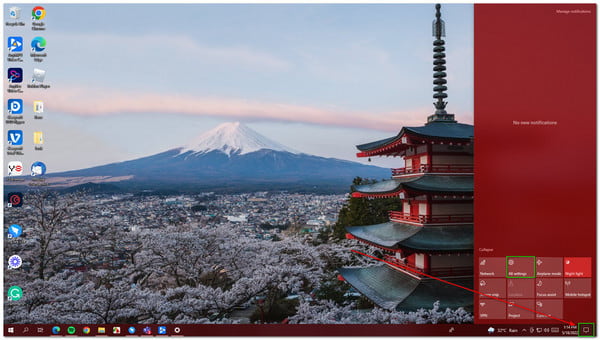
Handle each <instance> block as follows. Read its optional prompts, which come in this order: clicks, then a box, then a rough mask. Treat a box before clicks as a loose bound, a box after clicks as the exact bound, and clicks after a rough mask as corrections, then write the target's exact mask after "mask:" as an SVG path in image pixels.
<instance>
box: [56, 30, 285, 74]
mask: <svg viewBox="0 0 600 340" xmlns="http://www.w3.org/2000/svg"><path fill="white" fill-rule="evenodd" d="M52 40H53V41H56V43H55V44H59V45H58V46H57V49H59V50H63V51H64V50H67V51H69V50H72V53H80V52H78V51H85V55H86V59H89V58H107V57H110V56H112V55H113V54H114V51H118V52H119V56H120V57H119V59H116V61H117V62H118V63H121V64H123V65H127V64H128V63H124V62H123V59H126V60H131V61H135V62H136V63H140V62H141V61H144V60H148V58H149V56H151V60H154V61H157V60H158V61H169V64H170V63H174V64H175V65H177V64H178V63H181V62H188V61H195V62H198V61H205V62H206V61H210V62H212V63H220V64H225V65H238V66H249V67H259V68H262V69H267V70H273V71H285V70H288V69H289V68H290V67H291V65H290V63H289V62H288V61H286V60H284V59H282V58H279V57H277V56H275V55H274V54H272V53H269V52H267V51H263V50H259V49H256V48H251V47H248V46H243V45H221V46H218V45H207V44H202V43H199V42H198V41H197V40H195V39H193V38H192V37H190V36H185V35H164V34H153V35H115V34H106V33H98V34H78V33H66V32H63V33H56V34H54V35H52ZM106 46H110V49H106Z"/></svg>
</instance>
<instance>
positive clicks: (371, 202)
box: [333, 177, 400, 239]
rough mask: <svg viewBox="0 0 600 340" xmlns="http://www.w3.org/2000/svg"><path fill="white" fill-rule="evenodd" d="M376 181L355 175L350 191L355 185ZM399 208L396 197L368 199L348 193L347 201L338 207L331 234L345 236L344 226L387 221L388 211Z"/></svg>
mask: <svg viewBox="0 0 600 340" xmlns="http://www.w3.org/2000/svg"><path fill="white" fill-rule="evenodd" d="M376 182H377V180H370V179H364V178H361V177H356V178H354V180H353V181H352V186H351V187H350V191H351V193H352V192H354V191H356V186H357V185H365V184H372V183H376ZM399 209H400V201H399V200H398V199H397V198H377V199H368V198H362V197H352V195H349V197H348V200H347V203H346V204H345V205H344V206H343V207H342V209H340V212H339V214H338V220H337V222H336V224H335V225H334V227H333V236H334V237H335V238H336V239H343V238H345V235H346V229H345V227H350V226H360V225H371V224H378V223H384V222H387V221H388V220H389V218H388V211H390V210H399Z"/></svg>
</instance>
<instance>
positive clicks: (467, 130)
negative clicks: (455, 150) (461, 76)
mask: <svg viewBox="0 0 600 340" xmlns="http://www.w3.org/2000/svg"><path fill="white" fill-rule="evenodd" d="M473 131H474V130H473V125H469V124H462V123H446V122H431V123H428V124H425V125H423V126H418V127H403V128H402V129H401V130H400V133H398V135H396V136H393V137H390V138H385V139H382V140H378V141H375V142H371V143H366V144H361V145H357V146H356V148H357V149H358V150H359V151H360V152H359V153H357V156H358V157H369V156H377V155H386V154H393V153H400V152H402V151H404V150H406V149H407V148H408V147H409V146H412V145H419V144H423V143H431V142H433V143H436V144H444V143H445V144H457V145H467V144H469V143H470V142H471V140H472V139H473ZM404 137H406V138H404Z"/></svg>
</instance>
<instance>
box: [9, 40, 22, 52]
mask: <svg viewBox="0 0 600 340" xmlns="http://www.w3.org/2000/svg"><path fill="white" fill-rule="evenodd" d="M8 51H9V52H23V37H8Z"/></svg>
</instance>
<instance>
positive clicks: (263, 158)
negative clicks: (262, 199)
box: [7, 122, 390, 193]
mask: <svg viewBox="0 0 600 340" xmlns="http://www.w3.org/2000/svg"><path fill="white" fill-rule="evenodd" d="M389 175H390V174H389V169H385V168H380V167H376V166H370V165H363V164H360V163H357V162H351V161H346V160H340V159H335V158H325V157H319V156H313V155H308V154H304V153H300V152H298V151H295V150H293V149H291V148H288V147H286V146H284V145H281V144H279V143H277V142H274V141H272V140H270V139H268V138H266V137H265V136H262V135H260V134H259V133H257V132H256V131H254V130H252V129H250V128H249V127H247V126H245V125H243V124H241V123H239V122H235V123H224V124H221V125H219V126H217V127H216V128H214V129H213V130H210V131H208V132H206V133H204V134H202V135H200V136H199V137H198V138H197V139H195V140H194V141H193V142H191V143H189V144H187V145H185V146H182V147H179V148H175V149H171V150H168V151H165V152H162V153H158V154H155V155H152V156H148V157H143V158H138V159H134V160H129V161H124V162H118V163H111V164H106V165H101V166H96V167H92V168H87V169H81V170H73V171H66V172H62V173H53V174H48V175H46V177H47V181H48V183H49V184H50V186H51V187H52V186H62V187H73V186H75V187H77V186H82V187H83V188H85V189H88V190H92V191H102V192H103V191H115V190H116V188H119V189H120V190H127V191H130V190H134V191H143V190H151V191H155V190H160V191H163V192H167V191H168V192H171V191H172V192H190V191H217V192H243V191H263V190H264V191H271V190H289V191H291V192H323V193H331V192H340V193H342V192H347V191H348V188H349V186H350V185H351V184H352V179H353V178H354V177H356V176H361V177H364V178H374V179H382V178H386V177H389ZM75 178H76V179H75ZM59 179H60V180H59ZM61 182H63V184H60V183H61ZM53 183H54V184H53ZM64 183H68V184H64ZM89 183H103V184H105V185H86V184H89ZM7 185H10V184H9V183H7ZM72 189H74V188H71V189H69V190H72Z"/></svg>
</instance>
